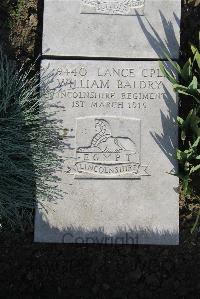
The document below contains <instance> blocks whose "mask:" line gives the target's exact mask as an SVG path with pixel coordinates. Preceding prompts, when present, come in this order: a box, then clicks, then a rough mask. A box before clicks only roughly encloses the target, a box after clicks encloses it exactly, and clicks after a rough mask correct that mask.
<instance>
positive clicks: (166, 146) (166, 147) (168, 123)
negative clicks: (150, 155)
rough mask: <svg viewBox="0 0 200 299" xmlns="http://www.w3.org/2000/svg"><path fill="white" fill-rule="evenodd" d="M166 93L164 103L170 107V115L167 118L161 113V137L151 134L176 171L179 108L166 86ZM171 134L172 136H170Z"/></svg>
mask: <svg viewBox="0 0 200 299" xmlns="http://www.w3.org/2000/svg"><path fill="white" fill-rule="evenodd" d="M164 91H165V96H164V101H165V103H166V105H167V107H168V110H169V115H168V116H165V115H164V113H163V112H162V111H161V112H160V113H161V115H160V117H161V120H162V129H163V133H162V134H161V135H159V134H157V133H155V132H151V136H152V137H153V138H154V140H155V142H156V143H157V144H158V145H159V147H160V148H161V149H162V151H163V152H164V154H165V155H166V157H167V158H168V159H169V160H170V162H171V163H172V165H173V166H174V168H175V169H176V168H177V167H176V164H177V162H176V160H175V157H174V153H175V149H176V148H177V146H178V141H176V140H177V139H178V136H177V138H176V135H177V134H176V127H177V125H176V117H177V109H178V106H177V104H176V102H175V101H174V99H173V97H172V96H171V94H170V93H169V91H168V90H167V89H166V87H165V86H164ZM165 132H167V133H165ZM169 132H170V133H171V134H169Z"/></svg>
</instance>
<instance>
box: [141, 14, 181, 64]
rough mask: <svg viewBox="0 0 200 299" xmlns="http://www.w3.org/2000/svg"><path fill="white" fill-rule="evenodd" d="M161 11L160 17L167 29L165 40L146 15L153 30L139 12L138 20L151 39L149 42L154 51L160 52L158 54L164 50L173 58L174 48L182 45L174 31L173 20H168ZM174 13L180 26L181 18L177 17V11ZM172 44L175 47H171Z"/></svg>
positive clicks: (165, 29) (145, 33) (147, 36)
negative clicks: (147, 25)
mask: <svg viewBox="0 0 200 299" xmlns="http://www.w3.org/2000/svg"><path fill="white" fill-rule="evenodd" d="M159 13H160V18H161V20H162V24H163V28H164V31H165V35H166V40H165V42H164V41H163V40H162V39H161V38H160V36H159V34H158V33H157V31H156V29H155V28H154V27H153V26H152V25H151V23H150V22H149V21H148V19H147V18H146V17H145V19H146V21H147V23H148V24H149V26H150V28H151V30H152V32H150V31H149V30H148V29H147V28H146V27H145V24H144V22H143V19H142V17H141V16H140V15H139V14H137V18H138V22H139V24H140V26H141V28H142V31H143V33H144V35H145V36H146V38H147V40H148V41H149V44H150V45H151V47H152V48H153V49H154V51H155V52H156V53H157V54H158V56H159V55H160V53H163V52H164V53H166V54H167V55H168V56H169V57H170V58H171V59H172V60H173V56H174V53H173V49H177V50H178V49H179V48H180V46H179V43H178V41H177V39H176V35H175V31H174V27H173V24H172V22H171V21H167V20H166V18H165V16H164V15H163V13H162V12H161V11H159ZM173 15H174V19H175V20H176V23H177V25H178V26H179V28H180V20H179V18H178V17H177V15H176V14H175V13H173ZM170 45H173V49H171V47H170ZM166 59H167V58H166Z"/></svg>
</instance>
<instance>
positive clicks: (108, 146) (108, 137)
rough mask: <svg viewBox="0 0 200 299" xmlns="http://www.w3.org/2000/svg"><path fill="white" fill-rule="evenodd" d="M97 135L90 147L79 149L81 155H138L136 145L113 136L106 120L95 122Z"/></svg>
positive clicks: (129, 140) (124, 138)
mask: <svg viewBox="0 0 200 299" xmlns="http://www.w3.org/2000/svg"><path fill="white" fill-rule="evenodd" d="M95 129H96V132H97V133H96V134H95V135H94V137H93V138H92V140H91V145H90V146H88V147H79V148H78V149H77V152H79V153H86V152H87V153H120V152H123V151H131V152H132V153H136V145H135V142H134V141H133V140H131V139H130V138H128V137H121V136H120V137H118V136H113V135H112V130H111V127H110V124H109V123H108V121H106V120H104V119H96V120H95Z"/></svg>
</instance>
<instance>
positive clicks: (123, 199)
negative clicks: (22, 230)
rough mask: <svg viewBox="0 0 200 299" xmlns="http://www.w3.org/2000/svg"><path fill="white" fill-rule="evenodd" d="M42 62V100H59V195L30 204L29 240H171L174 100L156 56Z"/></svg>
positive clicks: (174, 235)
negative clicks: (46, 79)
mask: <svg viewBox="0 0 200 299" xmlns="http://www.w3.org/2000/svg"><path fill="white" fill-rule="evenodd" d="M47 65H49V71H50V70H54V71H55V72H56V73H57V75H56V77H55V79H54V81H53V82H52V84H51V85H50V90H51V92H50V93H49V104H51V103H54V104H56V103H57V102H59V105H61V106H63V107H64V109H63V110H62V111H60V112H59V114H58V117H59V119H62V121H63V132H64V133H63V134H61V135H62V136H63V138H64V142H65V144H66V146H65V151H64V153H63V158H64V161H65V162H64V165H63V170H62V171H61V172H59V176H60V178H61V182H60V185H59V186H58V188H61V189H62V190H63V191H64V192H65V195H64V198H63V200H60V201H58V202H56V203H46V206H47V207H48V208H47V211H48V213H46V211H45V210H44V209H41V210H38V212H37V215H36V223H35V225H36V229H35V241H39V242H66V243H77V242H81V243H83V242H85V243H137V242H138V243H141V244H143V243H146V244H177V243H178V222H179V221H178V219H179V217H178V194H177V193H176V188H177V186H178V179H177V178H176V177H174V176H172V175H169V174H168V173H169V172H170V171H171V170H172V169H173V168H175V169H176V167H177V165H176V161H175V159H174V154H175V148H176V146H177V127H176V124H175V119H176V116H177V103H176V96H175V94H174V93H173V91H172V88H171V86H170V84H169V83H168V81H167V80H166V78H164V77H163V76H162V74H161V72H160V70H159V64H158V62H153V61H148V62H147V61H146V62H145V61H135V62H133V61H126V62H122V61H121V62H120V61H85V60H82V61H77V60H76V61H75V60H69V61H62V60H59V61H54V60H51V61H49V60H44V61H43V67H44V68H45V67H47ZM66 132H67V134H66Z"/></svg>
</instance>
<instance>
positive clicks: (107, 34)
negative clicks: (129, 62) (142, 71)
mask: <svg viewBox="0 0 200 299" xmlns="http://www.w3.org/2000/svg"><path fill="white" fill-rule="evenodd" d="M85 1H86V0H83V1H82V0H62V1H61V0H45V6H44V34H43V52H44V53H45V51H46V50H47V49H49V51H48V52H47V54H48V55H54V56H72V57H73V56H79V57H81V56H85V57H122V58H123V57H124V58H152V59H153V58H158V57H160V58H164V54H163V51H162V49H161V48H162V47H163V46H161V48H160V45H161V41H166V46H167V48H168V49H169V52H170V55H171V57H172V58H178V55H179V54H178V53H179V23H180V15H181V0H168V1H166V0H146V1H144V5H143V6H142V7H139V8H138V9H137V10H136V13H135V9H133V8H132V7H133V5H132V6H131V3H132V2H130V1H129V2H127V1H124V0H117V1H116V0H112V1H109V0H106V1H104V2H102V1H98V3H100V4H101V5H102V3H104V4H103V5H106V7H107V8H105V7H103V8H101V9H98V7H99V6H98V5H100V4H98V3H97V1H96V0H93V1H90V0H87V2H89V3H90V4H89V5H86V4H85ZM142 2H143V1H142ZM105 3H107V4H105ZM127 3H129V5H128V4H127ZM133 3H134V2H133ZM116 5H118V6H117V8H116ZM86 12H88V13H86ZM119 14H121V15H119ZM123 14H124V15H123ZM128 14H135V15H131V16H130V15H128ZM154 30H155V31H156V34H155V32H154Z"/></svg>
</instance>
